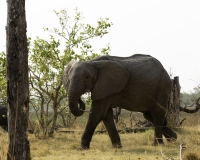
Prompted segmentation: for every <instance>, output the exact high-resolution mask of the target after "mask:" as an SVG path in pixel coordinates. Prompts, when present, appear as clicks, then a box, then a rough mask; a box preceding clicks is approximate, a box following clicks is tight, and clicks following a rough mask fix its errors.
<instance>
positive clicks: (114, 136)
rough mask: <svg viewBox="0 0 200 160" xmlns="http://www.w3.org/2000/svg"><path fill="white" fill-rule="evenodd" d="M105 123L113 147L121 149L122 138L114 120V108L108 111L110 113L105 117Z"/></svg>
mask: <svg viewBox="0 0 200 160" xmlns="http://www.w3.org/2000/svg"><path fill="white" fill-rule="evenodd" d="M103 123H104V125H105V127H106V129H107V131H108V134H109V137H110V139H111V142H112V146H113V147H114V148H121V147H122V145H121V141H120V137H119V134H118V132H117V129H116V126H115V123H114V120H113V110H112V108H109V109H108V112H107V114H106V116H105V118H104V119H103Z"/></svg>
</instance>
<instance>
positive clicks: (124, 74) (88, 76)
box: [63, 54, 177, 150]
mask: <svg viewBox="0 0 200 160" xmlns="http://www.w3.org/2000/svg"><path fill="white" fill-rule="evenodd" d="M63 84H64V87H65V89H66V91H67V92H68V100H69V108H70V110H71V112H72V114H73V115H74V116H81V115H82V114H83V112H84V111H83V110H84V108H85V105H84V103H83V101H82V100H81V99H80V97H81V95H82V94H84V93H85V92H91V99H92V106H91V110H90V114H89V118H88V121H87V124H86V128H85V131H84V133H83V135H82V138H81V146H80V148H79V149H80V150H81V149H88V148H89V147H90V141H91V139H92V136H93V133H94V131H95V128H96V127H97V125H98V124H99V122H100V121H103V123H104V125H105V127H106V129H107V131H108V134H109V137H110V139H111V142H112V145H113V147H117V148H120V147H121V141H120V137H119V134H118V132H117V129H116V126H115V124H114V120H113V111H112V108H114V107H119V106H120V107H121V108H124V109H126V110H129V111H137V112H142V113H143V115H144V117H145V118H146V119H147V120H149V121H151V122H153V124H154V126H155V138H154V142H153V145H157V144H158V143H160V144H163V139H162V135H164V136H165V137H166V138H167V140H169V141H170V140H172V139H176V138H177V135H176V133H174V132H173V131H172V130H171V129H169V128H168V127H166V125H167V121H166V119H165V117H166V113H167V106H168V100H169V96H170V92H171V87H172V84H171V80H170V77H169V75H168V73H167V72H166V70H165V69H164V68H163V66H162V64H161V63H160V62H159V61H158V60H157V59H155V58H153V57H151V56H149V55H140V54H137V55H133V56H131V57H114V56H101V57H98V58H95V59H93V60H90V61H85V62H70V63H69V64H68V65H67V66H66V68H65V71H64V74H63ZM78 104H79V105H78ZM133 142H134V141H133Z"/></svg>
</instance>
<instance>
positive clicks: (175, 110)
mask: <svg viewBox="0 0 200 160" xmlns="http://www.w3.org/2000/svg"><path fill="white" fill-rule="evenodd" d="M180 90H181V86H180V84H179V77H174V79H172V91H171V95H170V100H169V105H168V114H167V120H168V126H169V127H172V128H173V127H177V126H179V112H180V109H179V107H180Z"/></svg>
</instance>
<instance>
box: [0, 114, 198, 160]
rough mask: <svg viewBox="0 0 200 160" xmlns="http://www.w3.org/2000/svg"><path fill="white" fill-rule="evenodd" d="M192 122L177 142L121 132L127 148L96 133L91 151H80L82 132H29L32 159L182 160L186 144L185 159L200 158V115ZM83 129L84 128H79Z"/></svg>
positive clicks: (0, 148) (2, 136)
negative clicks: (40, 134) (117, 146)
mask: <svg viewBox="0 0 200 160" xmlns="http://www.w3.org/2000/svg"><path fill="white" fill-rule="evenodd" d="M191 116H192V117H190V118H191V119H192V121H193V119H196V121H195V123H194V122H193V123H192V124H190V125H185V126H183V127H181V128H179V129H177V130H176V133H177V134H178V139H177V141H176V142H174V143H167V142H165V145H162V146H157V147H153V146H151V143H152V140H153V130H148V131H146V132H144V133H136V134H134V133H131V134H120V136H121V141H122V145H123V148H122V149H113V148H112V147H111V142H110V139H109V137H108V135H107V134H95V135H94V136H93V139H92V142H91V148H90V150H85V151H76V149H77V148H78V147H79V144H80V138H81V133H80V132H79V133H75V134H66V133H56V134H55V137H54V138H46V139H44V138H38V137H35V136H34V135H33V134H29V135H28V136H29V140H30V145H31V157H32V160H66V159H67V160H166V159H168V160H169V158H171V160H172V159H173V160H179V159H180V157H179V154H180V145H181V144H185V146H186V149H185V150H183V153H182V154H183V160H200V121H199V118H200V117H199V116H194V115H191ZM79 131H80V130H79ZM7 146H8V140H7V134H6V133H3V132H2V131H0V160H5V159H6V154H7Z"/></svg>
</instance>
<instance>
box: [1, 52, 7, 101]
mask: <svg viewBox="0 0 200 160" xmlns="http://www.w3.org/2000/svg"><path fill="white" fill-rule="evenodd" d="M6 85H7V84H6V54H5V52H0V91H1V92H0V103H1V104H6Z"/></svg>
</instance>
